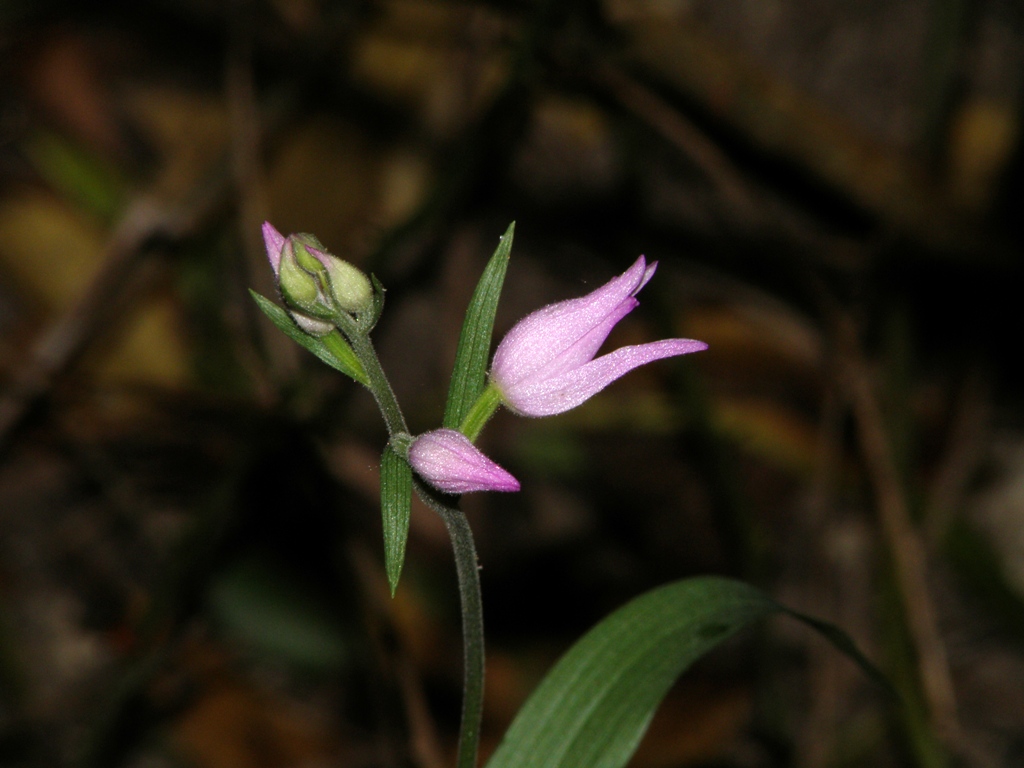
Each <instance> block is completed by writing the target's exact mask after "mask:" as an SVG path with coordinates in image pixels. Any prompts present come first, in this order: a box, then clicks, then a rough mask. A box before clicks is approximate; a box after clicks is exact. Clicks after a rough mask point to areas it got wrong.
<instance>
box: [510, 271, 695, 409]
mask: <svg viewBox="0 0 1024 768" xmlns="http://www.w3.org/2000/svg"><path fill="white" fill-rule="evenodd" d="M657 266H658V264H657V262H654V263H653V264H651V265H650V266H648V265H647V263H646V261H645V259H644V257H643V256H641V257H640V258H639V259H637V260H636V262H635V263H634V264H633V266H631V267H630V268H629V269H628V270H626V271H625V272H624V273H623V274H621V275H619V276H618V277H616V278H614V279H613V280H611V281H610V282H608V283H607V284H605V285H603V286H602V287H600V288H598V289H597V290H596V291H593V292H592V293H589V294H587V295H586V296H583V297H581V298H578V299H570V300H568V301H560V302H558V303H556V304H549V305H548V306H546V307H543V308H542V309H538V310H537V311H536V312H533V313H531V314H529V315H527V316H526V317H524V318H523V319H522V320H520V321H519V322H518V323H516V324H515V326H513V328H512V330H510V331H509V332H508V334H507V335H506V336H505V338H504V339H502V341H501V343H500V344H499V345H498V349H497V350H496V351H495V353H494V360H493V362H492V364H491V382H492V383H493V384H494V385H495V386H496V387H497V388H498V390H499V391H500V393H501V399H502V402H503V403H504V404H505V405H507V406H508V407H509V408H511V409H512V410H513V411H515V412H516V413H519V414H520V415H523V416H552V415H554V414H556V413H563V412H564V411H568V410H570V409H571V408H575V407H576V406H577V405H580V404H581V403H583V402H585V401H586V400H588V399H589V398H591V397H593V396H594V395H596V394H597V393H598V392H600V391H601V390H602V389H604V388H605V387H607V386H608V385H609V384H611V383H612V382H613V381H615V380H616V379H618V378H619V377H621V376H623V375H625V374H626V373H629V371H631V370H633V369H634V368H638V367H640V366H641V365H646V364H647V363H650V362H653V361H654V360H660V359H662V358H665V357H674V356H676V355H685V354H687V353H689V352H699V351H701V350H703V349H707V346H708V345H707V344H705V343H704V342H703V341H694V340H693V339H665V340H663V341H654V342H650V343H648V344H638V345H634V346H628V347H621V348H619V349H616V350H615V351H614V352H610V353H608V354H606V355H602V356H601V357H598V358H595V357H594V355H596V354H597V351H598V349H600V347H601V345H602V344H603V343H604V340H605V339H606V338H608V334H609V333H611V330H612V328H614V327H615V324H616V323H618V322H619V321H620V320H621V319H622V318H623V317H625V316H626V315H627V314H629V313H630V312H631V311H632V310H633V308H634V307H636V306H637V305H638V304H639V302H638V301H637V300H636V298H634V297H635V296H636V294H637V293H639V291H640V289H641V288H643V287H644V286H645V285H646V284H647V281H648V280H650V279H651V277H653V276H654V270H655V269H656V268H657Z"/></svg>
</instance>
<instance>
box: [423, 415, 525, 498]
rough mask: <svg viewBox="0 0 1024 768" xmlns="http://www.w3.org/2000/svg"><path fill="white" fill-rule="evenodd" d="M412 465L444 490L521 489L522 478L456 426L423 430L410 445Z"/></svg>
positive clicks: (465, 491)
mask: <svg viewBox="0 0 1024 768" xmlns="http://www.w3.org/2000/svg"><path fill="white" fill-rule="evenodd" d="M409 464H411V465H412V468H413V469H414V470H416V473H417V474H418V475H419V476H420V477H422V478H423V479H424V480H426V481H427V482H428V483H430V484H431V485H432V486H434V487H435V488H437V489H438V490H440V491H444V492H445V493H470V492H472V491H518V490H519V481H518V480H516V479H515V478H514V477H512V475H510V474H509V473H508V472H506V471H505V470H504V469H502V468H501V467H499V466H498V465H497V464H495V463H494V462H493V461H491V460H490V459H489V458H487V457H486V456H485V455H484V454H483V453H481V452H480V449H479V448H477V447H476V446H475V445H473V443H471V442H470V441H469V438H468V437H466V436H465V435H463V434H462V433H461V432H456V431H455V430H454V429H435V430H434V431H432V432H424V433H423V434H422V435H419V436H418V437H417V438H415V439H414V440H413V442H412V445H411V446H410V447H409Z"/></svg>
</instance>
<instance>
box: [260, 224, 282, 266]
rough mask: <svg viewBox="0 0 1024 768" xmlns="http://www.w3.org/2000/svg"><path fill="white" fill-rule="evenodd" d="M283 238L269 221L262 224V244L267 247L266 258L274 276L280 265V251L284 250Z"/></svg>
mask: <svg viewBox="0 0 1024 768" xmlns="http://www.w3.org/2000/svg"><path fill="white" fill-rule="evenodd" d="M284 241H285V237H284V235H282V234H281V233H280V232H278V231H277V230H276V229H275V228H274V225H273V224H271V223H270V222H269V221H265V222H263V242H264V243H265V244H266V246H267V258H268V259H270V266H271V267H272V268H273V270H274V274H275V275H276V274H277V273H278V271H279V270H280V265H281V250H282V249H283V248H284Z"/></svg>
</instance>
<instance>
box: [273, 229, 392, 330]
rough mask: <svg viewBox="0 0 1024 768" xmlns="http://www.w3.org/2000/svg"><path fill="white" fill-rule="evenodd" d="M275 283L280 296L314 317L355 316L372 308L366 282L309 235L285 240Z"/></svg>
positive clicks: (363, 276)
mask: <svg viewBox="0 0 1024 768" xmlns="http://www.w3.org/2000/svg"><path fill="white" fill-rule="evenodd" d="M298 273H301V274H298ZM279 279H280V283H281V293H282V295H283V296H284V297H285V298H286V299H288V300H289V301H292V302H294V303H295V305H296V307H297V308H299V309H302V310H304V311H305V312H308V313H310V314H312V315H314V316H319V317H326V316H330V315H331V314H332V313H333V311H334V310H335V309H340V310H342V311H343V312H350V313H352V314H358V313H360V312H364V311H365V310H367V309H370V308H371V307H372V306H373V286H372V285H371V284H370V279H369V278H368V277H367V276H366V275H365V274H363V272H361V271H360V270H359V269H357V268H356V267H354V266H352V265H351V264H349V263H348V262H347V261H343V260H342V259H339V258H338V257H337V256H335V255H334V254H331V253H328V252H327V251H326V250H325V249H324V247H323V245H322V244H321V243H320V241H319V240H317V239H316V238H315V237H313V235H307V234H298V235H292V236H291V237H289V238H287V240H286V241H285V244H284V247H283V248H282V252H281V268H280V271H279ZM286 281H287V282H286Z"/></svg>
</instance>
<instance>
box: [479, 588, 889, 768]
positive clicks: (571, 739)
mask: <svg viewBox="0 0 1024 768" xmlns="http://www.w3.org/2000/svg"><path fill="white" fill-rule="evenodd" d="M778 611H786V609H784V608H783V607H782V606H780V605H778V604H777V603H775V602H774V601H773V600H771V598H769V597H768V596H767V595H765V594H763V593H762V592H760V591H758V590H756V589H754V588H753V587H751V586H748V585H747V584H744V583H743V582H739V581H732V580H730V579H722V578H717V577H703V578H694V579H684V580H682V581H677V582H674V583H672V584H668V585H665V586H663V587H659V588H658V589H655V590H652V591H650V592H647V593H646V594H644V595H641V596H640V597H638V598H636V599H635V600H633V601H631V602H630V603H627V604H626V605H625V606H623V607H622V608H620V609H619V610H617V611H615V612H614V613H612V614H611V615H610V616H608V617H607V618H605V619H604V620H603V621H602V622H601V623H599V624H598V625H597V626H596V627H594V628H593V629H591V630H590V632H588V633H587V634H586V635H584V636H583V638H582V639H581V640H579V642H577V643H576V645H574V646H573V647H572V648H570V649H569V651H568V652H567V653H566V654H565V655H564V656H563V657H562V659H561V660H560V661H559V662H558V663H557V664H556V665H555V667H554V668H553V669H552V670H551V671H550V672H549V673H548V675H547V676H546V677H545V678H544V680H543V681H542V682H541V684H540V685H539V686H538V688H537V690H536V691H534V693H533V695H531V696H530V698H529V699H528V700H527V702H526V704H525V705H523V708H522V709H521V710H520V712H519V714H518V715H517V717H516V719H515V721H514V722H513V723H512V725H511V726H510V727H509V730H508V732H507V733H506V734H505V738H504V740H503V741H502V743H501V745H500V746H499V747H498V750H497V751H496V752H495V753H494V756H493V757H492V758H491V759H490V761H489V762H488V763H487V768H621V766H624V765H626V763H627V762H628V761H629V759H630V757H631V756H632V755H633V752H634V751H635V750H636V748H637V745H638V744H639V743H640V739H641V738H642V736H643V734H644V732H645V731H646V730H647V726H648V724H649V723H650V721H651V717H652V716H653V715H654V711H655V709H656V708H657V706H658V704H659V703H660V702H661V700H662V698H664V696H665V694H666V693H667V692H668V689H669V688H670V687H671V686H672V683H673V682H674V681H675V680H676V678H677V677H679V675H680V674H682V672H683V671H685V670H686V669H687V667H689V666H690V665H691V664H692V663H693V662H694V661H696V660H697V659H698V658H700V657H701V656H703V655H704V654H705V653H707V652H708V651H710V650H711V649H712V648H714V647H715V646H717V645H719V644H720V643H721V642H722V641H724V640H726V639H727V638H729V637H730V636H732V635H733V634H734V633H735V632H737V631H738V630H740V629H741V628H743V627H744V626H746V625H747V624H749V623H751V622H752V621H755V620H757V619H760V618H762V617H764V616H767V615H769V614H772V613H775V612H778ZM786 612H787V613H788V611H786ZM798 618H800V619H801V620H804V621H806V620H807V619H806V617H802V616H799V617H798ZM809 623H810V624H811V626H814V627H815V628H816V629H818V630H819V631H823V633H824V634H825V636H826V637H828V638H829V639H830V640H832V641H833V642H835V643H836V644H837V645H838V647H839V649H840V650H842V651H844V652H846V653H850V652H851V650H852V651H853V655H854V659H855V660H856V661H857V662H858V663H859V664H861V666H862V667H864V666H865V665H867V666H866V667H865V668H866V669H870V670H872V671H873V670H874V668H873V667H871V665H870V664H869V663H868V662H867V661H866V660H865V659H864V658H863V656H861V655H860V654H859V653H858V652H857V651H856V649H855V648H854V647H853V644H852V642H851V641H850V640H849V638H848V637H847V636H846V635H845V634H843V633H842V632H841V631H840V630H838V629H836V628H835V627H834V626H832V625H829V624H824V623H823V622H817V621H816V620H812V621H811V622H809ZM837 641H838V642H837ZM873 674H877V673H873Z"/></svg>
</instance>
